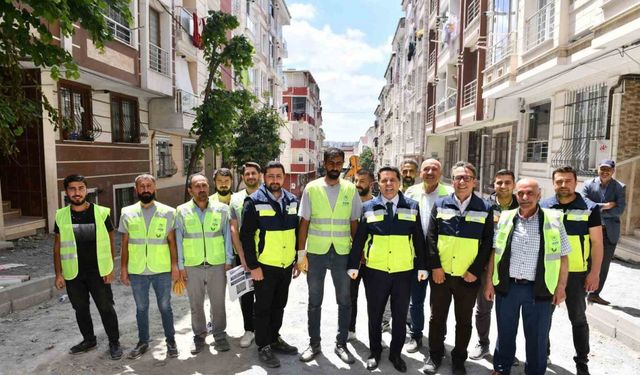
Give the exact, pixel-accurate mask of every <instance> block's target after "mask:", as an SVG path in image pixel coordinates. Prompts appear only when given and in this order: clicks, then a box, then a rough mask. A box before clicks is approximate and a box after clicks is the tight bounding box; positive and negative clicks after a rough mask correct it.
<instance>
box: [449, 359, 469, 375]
mask: <svg viewBox="0 0 640 375" xmlns="http://www.w3.org/2000/svg"><path fill="white" fill-rule="evenodd" d="M451 368H452V369H453V375H464V374H466V373H467V369H466V368H465V367H464V362H453V363H452V364H451Z"/></svg>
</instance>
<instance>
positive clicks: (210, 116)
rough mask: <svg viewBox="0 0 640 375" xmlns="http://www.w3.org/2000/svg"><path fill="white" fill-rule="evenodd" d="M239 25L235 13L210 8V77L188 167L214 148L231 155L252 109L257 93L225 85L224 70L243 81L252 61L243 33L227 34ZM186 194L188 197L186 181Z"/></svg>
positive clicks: (206, 48) (205, 40)
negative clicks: (242, 120)
mask: <svg viewBox="0 0 640 375" xmlns="http://www.w3.org/2000/svg"><path fill="white" fill-rule="evenodd" d="M238 26H239V23H238V20H237V19H236V17H234V16H232V15H230V14H227V13H224V12H219V11H210V12H209V15H208V17H207V18H206V23H205V25H204V28H203V30H202V49H203V52H204V59H205V60H206V62H207V71H208V72H209V77H208V79H207V85H206V87H205V90H204V98H203V101H202V104H201V105H200V106H199V107H197V108H196V119H195V121H194V123H193V125H192V127H191V130H190V135H191V136H192V137H195V138H196V146H195V150H194V152H193V154H192V155H191V159H190V160H189V170H193V168H194V166H195V165H196V163H197V162H198V160H200V159H201V158H202V157H203V155H204V150H205V149H209V148H213V149H214V150H215V151H216V152H220V153H221V154H222V157H223V159H228V158H229V157H230V155H231V152H232V150H233V149H234V147H235V142H236V137H235V134H236V132H237V129H238V122H239V120H240V118H241V116H242V115H243V114H244V113H248V112H250V111H251V105H252V103H253V101H254V100H255V97H254V96H253V95H252V94H251V93H250V92H249V91H247V90H245V89H237V90H235V91H229V90H227V89H226V88H225V86H224V81H223V74H229V73H228V71H229V70H230V69H232V70H233V71H234V72H235V77H234V79H235V80H236V81H240V80H241V79H242V77H241V73H242V72H243V71H245V70H246V69H248V68H249V67H251V66H252V65H253V61H252V59H251V55H252V53H253V47H252V46H251V43H250V42H249V40H248V39H247V38H245V37H244V36H242V35H239V36H234V37H232V38H228V33H229V32H230V31H231V30H233V29H235V28H237V27H238ZM185 198H187V199H188V193H187V184H186V181H185Z"/></svg>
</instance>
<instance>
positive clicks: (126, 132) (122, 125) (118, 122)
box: [111, 94, 140, 143]
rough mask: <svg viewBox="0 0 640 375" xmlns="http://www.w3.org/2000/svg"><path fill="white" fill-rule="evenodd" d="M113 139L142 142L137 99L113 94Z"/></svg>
mask: <svg viewBox="0 0 640 375" xmlns="http://www.w3.org/2000/svg"><path fill="white" fill-rule="evenodd" d="M111 140H112V142H127V143H140V124H139V121H138V101H137V100H136V99H132V98H128V97H124V96H120V95H113V94H112V95H111Z"/></svg>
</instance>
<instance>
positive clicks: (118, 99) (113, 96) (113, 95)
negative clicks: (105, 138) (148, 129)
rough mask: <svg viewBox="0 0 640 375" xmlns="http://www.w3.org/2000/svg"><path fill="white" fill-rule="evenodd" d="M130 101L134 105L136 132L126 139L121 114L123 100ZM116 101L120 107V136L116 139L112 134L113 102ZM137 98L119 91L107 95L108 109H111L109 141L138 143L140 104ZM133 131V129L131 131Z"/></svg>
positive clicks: (113, 132)
mask: <svg viewBox="0 0 640 375" xmlns="http://www.w3.org/2000/svg"><path fill="white" fill-rule="evenodd" d="M125 101H126V102H131V103H133V105H134V124H133V126H134V131H135V132H137V134H136V135H135V136H132V137H131V140H129V141H127V140H125V138H124V134H125V132H124V130H125V129H124V116H123V113H124V112H123V102H125ZM114 102H115V103H118V105H119V107H120V109H119V110H120V119H119V121H118V122H119V127H120V131H121V136H120V137H119V138H118V139H115V137H114V134H116V132H115V131H114V113H113V104H114ZM139 105H140V104H139V102H138V98H135V97H133V96H128V95H124V94H120V93H113V92H112V93H111V94H110V97H109V110H110V111H111V142H113V143H140V106H139ZM132 133H133V131H132Z"/></svg>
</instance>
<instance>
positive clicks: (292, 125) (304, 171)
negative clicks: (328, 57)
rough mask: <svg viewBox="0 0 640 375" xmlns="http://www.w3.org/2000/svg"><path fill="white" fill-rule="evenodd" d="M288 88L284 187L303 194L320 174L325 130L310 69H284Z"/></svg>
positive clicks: (283, 130) (282, 132)
mask: <svg viewBox="0 0 640 375" xmlns="http://www.w3.org/2000/svg"><path fill="white" fill-rule="evenodd" d="M284 76H285V82H286V90H285V91H284V92H283V94H282V102H283V106H284V107H285V108H286V110H285V112H286V123H285V126H284V127H282V128H281V129H280V139H282V141H283V142H284V143H283V145H282V152H281V153H280V162H281V163H282V164H283V165H284V167H285V172H286V175H285V183H284V187H285V188H286V189H288V190H289V191H291V192H292V193H293V194H295V195H297V196H301V194H302V191H303V190H304V187H305V186H306V184H307V183H308V182H309V181H312V180H313V179H315V178H316V176H317V170H318V168H319V166H320V161H321V160H322V157H321V155H320V152H321V147H322V141H323V140H324V133H323V132H322V103H321V101H320V88H319V86H318V84H317V82H316V80H315V79H314V78H313V75H312V74H311V72H310V71H308V70H295V69H287V70H285V71H284Z"/></svg>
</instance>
